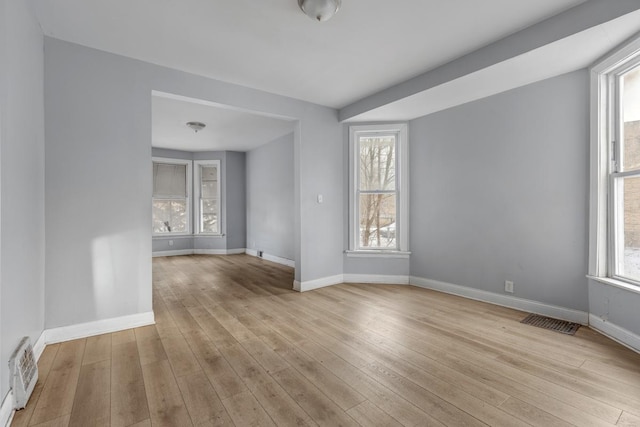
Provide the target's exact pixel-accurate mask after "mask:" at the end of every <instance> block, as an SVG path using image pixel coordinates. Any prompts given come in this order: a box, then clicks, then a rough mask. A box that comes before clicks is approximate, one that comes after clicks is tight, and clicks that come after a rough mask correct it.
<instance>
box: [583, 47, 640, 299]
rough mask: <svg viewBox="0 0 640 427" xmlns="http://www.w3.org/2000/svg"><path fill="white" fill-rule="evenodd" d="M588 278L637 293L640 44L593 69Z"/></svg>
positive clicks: (639, 278) (639, 271)
mask: <svg viewBox="0 0 640 427" xmlns="http://www.w3.org/2000/svg"><path fill="white" fill-rule="evenodd" d="M592 82H593V84H592V86H593V106H594V108H593V114H594V116H593V126H592V131H593V134H592V140H593V141H592V175H593V176H592V187H591V188H592V203H591V209H592V210H591V218H592V221H591V227H592V228H591V244H590V272H589V273H590V275H591V276H593V277H595V278H605V279H611V280H612V281H616V282H618V283H621V284H623V286H627V287H633V288H636V289H638V290H640V40H638V41H636V42H634V43H631V44H630V45H628V46H625V47H624V48H622V49H621V50H620V51H618V52H616V53H614V54H613V55H612V56H610V57H609V58H607V59H605V60H604V61H603V62H602V63H600V64H598V65H596V66H594V67H593V69H592Z"/></svg>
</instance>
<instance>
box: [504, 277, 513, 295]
mask: <svg viewBox="0 0 640 427" xmlns="http://www.w3.org/2000/svg"><path fill="white" fill-rule="evenodd" d="M504 291H505V292H509V293H510V294H512V293H513V282H512V281H510V280H505V282H504Z"/></svg>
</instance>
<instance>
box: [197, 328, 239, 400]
mask: <svg viewBox="0 0 640 427" xmlns="http://www.w3.org/2000/svg"><path fill="white" fill-rule="evenodd" d="M187 342H188V343H189V345H190V346H191V349H192V350H193V353H194V354H195V356H196V359H197V360H198V362H199V363H200V366H201V367H202V370H203V371H204V373H205V375H206V376H207V378H208V379H209V382H210V383H211V385H212V386H213V388H214V389H215V390H216V393H218V396H219V397H220V399H226V398H228V397H231V396H235V395H236V394H240V393H244V392H245V391H247V387H246V386H245V384H244V382H243V381H242V379H241V378H240V377H239V376H238V374H237V373H236V372H235V371H234V370H233V368H232V367H231V365H229V362H227V360H226V359H225V358H224V356H223V355H222V354H221V353H220V351H218V349H217V348H216V346H215V345H214V344H213V342H212V341H211V340H210V339H209V337H208V336H207V335H205V334H204V332H202V331H190V332H189V333H188V334H187Z"/></svg>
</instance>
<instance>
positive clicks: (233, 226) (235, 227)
mask: <svg viewBox="0 0 640 427" xmlns="http://www.w3.org/2000/svg"><path fill="white" fill-rule="evenodd" d="M152 155H153V157H164V158H173V159H184V160H220V177H221V183H220V204H221V210H220V224H221V233H222V234H223V236H199V235H195V236H192V237H175V236H172V237H169V236H166V237H164V236H163V237H157V236H154V237H153V243H152V249H153V252H154V253H158V252H163V251H178V250H189V249H214V250H228V249H243V248H244V247H245V241H246V220H245V216H246V213H245V211H246V209H245V195H246V189H245V154H244V153H241V152H236V151H202V152H188V151H181V150H167V149H163V148H152ZM193 185H196V184H195V182H194V183H193ZM192 191H193V190H192ZM191 214H192V216H191V224H192V227H195V221H196V218H195V212H194V209H193V208H192V209H191ZM170 241H173V245H170V244H169V243H170Z"/></svg>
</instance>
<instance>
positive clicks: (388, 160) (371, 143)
mask: <svg viewBox="0 0 640 427" xmlns="http://www.w3.org/2000/svg"><path fill="white" fill-rule="evenodd" d="M358 142H359V144H360V190H363V191H367V190H395V188H396V137H395V135H385V136H367V137H364V136H362V137H359V138H358Z"/></svg>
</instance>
